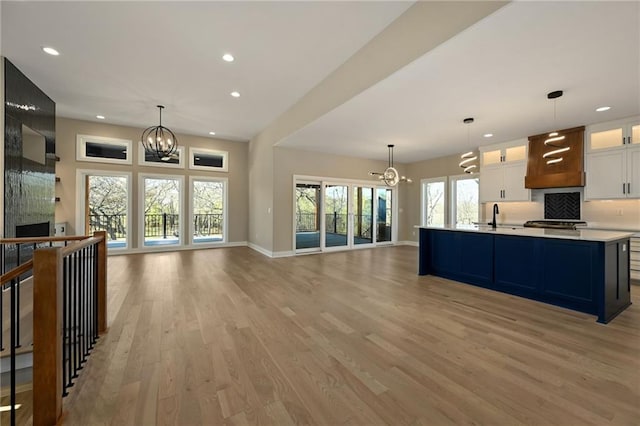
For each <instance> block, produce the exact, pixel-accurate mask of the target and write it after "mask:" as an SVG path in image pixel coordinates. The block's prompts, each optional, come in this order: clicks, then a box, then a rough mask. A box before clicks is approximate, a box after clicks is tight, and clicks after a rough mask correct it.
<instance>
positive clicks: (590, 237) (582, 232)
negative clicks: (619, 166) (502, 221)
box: [418, 225, 634, 242]
mask: <svg viewBox="0 0 640 426" xmlns="http://www.w3.org/2000/svg"><path fill="white" fill-rule="evenodd" d="M418 228H424V229H440V230H445V231H462V232H480V233H490V234H498V235H513V236H519V237H537V238H560V239H567V240H579V241H601V242H609V241H616V240H621V239H624V238H630V237H632V236H633V235H634V234H633V233H632V232H620V231H604V230H594V229H585V228H582V229H577V230H575V231H574V230H570V229H549V228H522V227H515V226H513V227H511V226H505V225H501V226H500V225H499V226H498V227H497V228H496V229H493V228H492V227H491V226H489V225H447V226H418Z"/></svg>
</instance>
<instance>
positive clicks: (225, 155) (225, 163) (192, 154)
mask: <svg viewBox="0 0 640 426" xmlns="http://www.w3.org/2000/svg"><path fill="white" fill-rule="evenodd" d="M197 154H205V155H211V154H214V155H220V156H222V167H213V166H200V165H197V164H195V158H196V156H197ZM189 169H191V170H204V171H208V172H225V173H226V172H228V171H229V152H228V151H221V150H217V149H208V148H197V147H190V148H189Z"/></svg>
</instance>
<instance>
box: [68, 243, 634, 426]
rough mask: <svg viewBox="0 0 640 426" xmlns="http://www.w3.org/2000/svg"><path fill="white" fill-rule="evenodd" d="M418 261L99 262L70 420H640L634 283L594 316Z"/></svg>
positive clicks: (227, 252)
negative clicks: (102, 273) (104, 293)
mask: <svg viewBox="0 0 640 426" xmlns="http://www.w3.org/2000/svg"><path fill="white" fill-rule="evenodd" d="M416 267H417V249H416V248H414V247H391V248H378V249H368V250H357V251H352V252H342V253H331V254H323V255H310V256H298V257H294V258H282V259H269V258H266V257H264V256H262V255H261V254H258V253H257V252H255V251H252V250H251V249H248V248H244V247H239V248H225V249H215V250H201V251H181V252H176V253H158V254H145V255H131V256H116V257H110V258H109V298H110V319H109V321H110V329H109V332H108V333H107V334H106V335H105V336H104V337H103V338H102V339H101V340H100V343H99V344H98V346H97V349H95V350H94V353H93V354H92V356H91V357H90V360H89V362H88V365H87V366H86V367H85V368H84V370H83V371H82V373H81V378H80V379H79V381H78V383H77V384H76V385H75V386H74V388H72V392H71V394H70V396H68V397H67V398H65V400H64V405H65V417H64V424H65V425H67V424H68V425H106V424H112V425H155V424H159V425H163V424H178V425H200V424H202V425H218V424H229V425H232V424H233V425H244V424H274V425H289V424H318V425H339V424H347V425H375V424H392V425H404V424H407V425H409V424H424V425H446V424H484V425H517V424H534V425H539V424H559V425H607V424H614V425H638V424H639V422H640V298H639V297H638V296H637V294H638V293H640V292H639V291H637V290H636V289H634V290H636V291H634V293H636V296H635V297H634V301H635V304H634V305H633V306H631V307H630V308H629V309H628V310H627V311H625V312H624V313H623V314H622V315H620V316H619V317H618V318H616V319H615V320H614V321H613V322H612V323H611V324H609V325H606V326H605V325H602V324H598V323H596V318H595V317H594V316H591V315H586V314H581V313H576V312H573V311H569V310H566V309H562V308H557V307H554V306H550V305H545V304H542V303H537V302H533V301H529V300H525V299H521V298H518V297H514V296H509V295H505V294H501V293H497V292H493V291H489V290H484V289H480V288H475V287H472V286H469V285H464V284H459V283H455V282H452V281H448V280H444V279H440V278H434V277H418V276H417V275H416Z"/></svg>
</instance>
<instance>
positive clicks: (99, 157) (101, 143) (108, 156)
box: [76, 135, 132, 164]
mask: <svg viewBox="0 0 640 426" xmlns="http://www.w3.org/2000/svg"><path fill="white" fill-rule="evenodd" d="M131 155H132V153H131V141H130V140H125V139H115V138H105V137H102V136H89V135H78V136H77V137H76V160H78V161H93V162H98V163H114V164H131Z"/></svg>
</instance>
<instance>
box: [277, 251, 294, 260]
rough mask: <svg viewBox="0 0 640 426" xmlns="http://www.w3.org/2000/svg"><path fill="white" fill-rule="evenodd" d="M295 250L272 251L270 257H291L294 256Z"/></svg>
mask: <svg viewBox="0 0 640 426" xmlns="http://www.w3.org/2000/svg"><path fill="white" fill-rule="evenodd" d="M295 255H296V252H295V251H292V250H289V251H274V252H273V255H272V256H271V257H273V258H274V259H276V258H279V257H292V256H295Z"/></svg>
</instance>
